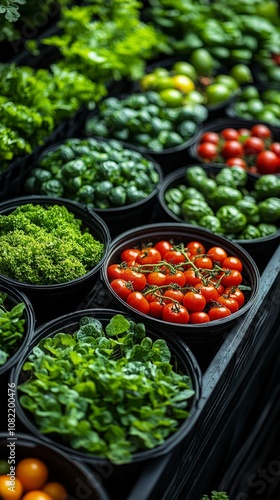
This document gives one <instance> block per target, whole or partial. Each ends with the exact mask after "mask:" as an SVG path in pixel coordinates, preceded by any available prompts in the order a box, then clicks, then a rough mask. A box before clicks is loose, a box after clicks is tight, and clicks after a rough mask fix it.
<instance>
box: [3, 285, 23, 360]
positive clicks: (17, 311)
mask: <svg viewBox="0 0 280 500" xmlns="http://www.w3.org/2000/svg"><path fill="white" fill-rule="evenodd" d="M7 297H8V294H7V293H4V292H1V291H0V365H1V366H2V365H4V364H5V363H6V362H7V360H8V359H9V358H10V357H11V355H12V354H14V352H15V351H16V350H17V348H18V347H19V345H20V343H21V340H22V338H23V335H24V333H25V318H24V317H23V314H24V310H25V304H24V303H23V302H19V303H18V304H16V305H15V306H14V307H12V308H9V307H8V305H7Z"/></svg>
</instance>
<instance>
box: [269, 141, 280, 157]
mask: <svg viewBox="0 0 280 500" xmlns="http://www.w3.org/2000/svg"><path fill="white" fill-rule="evenodd" d="M269 149H270V151H272V152H273V153H275V154H276V155H277V156H280V142H272V143H271V144H270V146H269Z"/></svg>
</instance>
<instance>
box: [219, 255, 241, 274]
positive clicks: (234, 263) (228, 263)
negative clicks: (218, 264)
mask: <svg viewBox="0 0 280 500" xmlns="http://www.w3.org/2000/svg"><path fill="white" fill-rule="evenodd" d="M222 267H223V268H224V269H236V270H237V271H239V272H240V273H241V271H242V269H243V265H242V262H241V260H240V259H238V258H237V257H233V256H230V257H226V258H225V259H224V260H223V262H222Z"/></svg>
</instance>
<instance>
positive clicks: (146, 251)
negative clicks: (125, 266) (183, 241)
mask: <svg viewBox="0 0 280 500" xmlns="http://www.w3.org/2000/svg"><path fill="white" fill-rule="evenodd" d="M135 260H136V262H138V264H141V265H144V264H157V263H158V262H160V261H161V254H160V252H159V251H158V250H157V249H156V248H155V247H148V248H143V249H142V250H141V251H140V253H139V254H138V255H137V257H136V259H135Z"/></svg>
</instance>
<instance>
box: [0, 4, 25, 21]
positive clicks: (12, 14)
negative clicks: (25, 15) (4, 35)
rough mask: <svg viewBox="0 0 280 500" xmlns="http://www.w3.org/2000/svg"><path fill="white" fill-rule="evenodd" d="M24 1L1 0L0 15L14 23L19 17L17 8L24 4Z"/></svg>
mask: <svg viewBox="0 0 280 500" xmlns="http://www.w3.org/2000/svg"><path fill="white" fill-rule="evenodd" d="M25 2H26V0H2V1H1V3H0V14H4V16H5V19H7V21H9V22H11V23H14V22H15V21H17V20H18V18H19V17H20V12H19V6H20V5H23V4H25Z"/></svg>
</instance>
